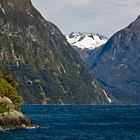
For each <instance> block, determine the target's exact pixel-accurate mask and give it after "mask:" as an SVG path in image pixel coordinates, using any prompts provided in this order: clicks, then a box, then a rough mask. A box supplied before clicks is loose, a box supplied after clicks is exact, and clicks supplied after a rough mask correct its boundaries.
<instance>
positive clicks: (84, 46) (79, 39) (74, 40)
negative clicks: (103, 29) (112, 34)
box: [66, 32, 108, 63]
mask: <svg viewBox="0 0 140 140" xmlns="http://www.w3.org/2000/svg"><path fill="white" fill-rule="evenodd" d="M66 38H67V41H68V42H69V43H70V44H71V45H72V46H73V48H74V49H75V50H76V51H77V52H78V53H79V55H80V57H81V58H82V60H83V61H84V62H85V63H86V60H87V59H88V58H89V57H90V55H91V54H93V53H94V50H96V49H97V48H99V47H100V46H102V45H103V44H105V43H106V42H107V40H108V39H107V37H105V36H103V35H100V34H94V33H86V32H83V33H82V32H77V33H75V32H72V33H70V34H68V35H66Z"/></svg>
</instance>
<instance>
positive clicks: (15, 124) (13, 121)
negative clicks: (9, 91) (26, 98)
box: [0, 97, 37, 131]
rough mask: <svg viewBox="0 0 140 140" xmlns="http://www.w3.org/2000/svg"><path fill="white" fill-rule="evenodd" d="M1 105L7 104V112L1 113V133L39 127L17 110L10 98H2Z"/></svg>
mask: <svg viewBox="0 0 140 140" xmlns="http://www.w3.org/2000/svg"><path fill="white" fill-rule="evenodd" d="M0 103H1V104H6V107H7V108H8V109H9V111H7V112H2V113H0V131H3V130H9V129H18V128H28V127H37V126H35V125H33V124H32V123H31V121H30V120H29V119H28V118H27V117H26V116H25V115H24V114H23V113H21V112H19V111H17V110H15V107H14V104H13V103H12V101H11V100H10V99H9V98H8V97H3V98H2V97H0Z"/></svg>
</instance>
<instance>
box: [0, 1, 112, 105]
mask: <svg viewBox="0 0 140 140" xmlns="http://www.w3.org/2000/svg"><path fill="white" fill-rule="evenodd" d="M25 3H26V4H25ZM0 4H1V8H0V15H1V17H0V42H1V45H0V67H1V69H2V70H3V71H10V72H11V73H12V75H13V77H14V78H15V80H17V81H19V83H20V84H19V88H20V93H21V95H22V96H23V98H24V100H25V102H26V103H43V104H47V103H49V104H81V103H86V104H96V103H97V104H99V103H100V104H105V103H109V100H108V98H107V94H105V93H104V89H103V88H102V87H101V86H100V85H99V83H98V82H97V80H96V79H95V76H94V75H93V74H92V73H91V71H90V70H88V69H87V68H86V67H85V66H84V64H83V62H82V61H81V59H80V58H79V56H78V54H77V53H76V52H75V51H74V49H73V48H71V46H70V45H69V43H68V42H67V40H66V38H65V36H64V35H63V34H62V33H61V31H60V30H59V29H58V28H57V27H56V26H55V25H54V24H53V23H51V22H49V21H47V20H45V19H44V18H43V17H42V16H41V14H40V13H39V12H38V11H37V10H36V9H35V8H34V7H33V5H32V4H31V1H30V0H23V1H22V0H12V1H11V0H7V1H5V0H0ZM24 4H25V5H24ZM20 7H21V8H20Z"/></svg>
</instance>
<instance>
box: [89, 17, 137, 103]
mask: <svg viewBox="0 0 140 140" xmlns="http://www.w3.org/2000/svg"><path fill="white" fill-rule="evenodd" d="M89 61H90V63H89V67H90V68H92V69H93V71H94V72H95V74H96V75H97V77H98V80H99V81H100V82H102V84H103V85H104V86H105V87H106V89H107V90H109V91H111V92H112V93H113V95H114V96H115V98H116V99H117V100H118V102H121V103H140V16H139V17H138V18H137V19H136V20H135V21H134V22H132V23H131V24H130V25H129V26H128V27H126V28H124V29H122V30H121V31H119V32H117V33H116V34H114V35H113V36H112V37H111V38H110V39H109V41H108V42H107V43H106V44H105V45H104V46H103V47H101V48H100V49H99V50H98V51H97V52H96V55H93V56H91V57H90V58H89ZM91 62H92V63H91Z"/></svg>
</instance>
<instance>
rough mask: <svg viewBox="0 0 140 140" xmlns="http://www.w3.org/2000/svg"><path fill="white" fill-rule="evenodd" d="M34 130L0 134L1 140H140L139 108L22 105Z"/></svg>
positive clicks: (131, 106) (130, 106) (120, 106)
mask: <svg viewBox="0 0 140 140" xmlns="http://www.w3.org/2000/svg"><path fill="white" fill-rule="evenodd" d="M21 110H22V112H24V113H25V114H26V115H27V116H28V117H29V118H30V119H31V120H32V121H33V123H34V124H39V125H40V126H41V127H40V128H37V129H20V130H11V131H4V132H0V140H140V106H139V105H112V106H111V105H110V106H109V105H105V106H103V105H98V106H94V105H24V106H22V108H21Z"/></svg>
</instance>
